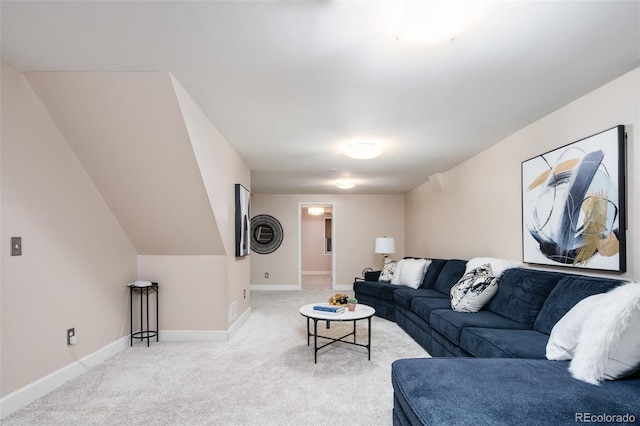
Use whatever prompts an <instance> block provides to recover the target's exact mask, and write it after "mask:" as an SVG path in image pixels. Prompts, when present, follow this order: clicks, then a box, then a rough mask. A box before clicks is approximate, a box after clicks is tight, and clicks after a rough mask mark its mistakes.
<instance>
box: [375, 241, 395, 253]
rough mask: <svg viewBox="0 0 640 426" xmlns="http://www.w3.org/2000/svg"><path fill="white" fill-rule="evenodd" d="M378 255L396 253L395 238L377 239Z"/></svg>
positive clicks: (376, 250)
mask: <svg viewBox="0 0 640 426" xmlns="http://www.w3.org/2000/svg"><path fill="white" fill-rule="evenodd" d="M375 252H376V253H382V254H390V253H395V252H396V242H395V240H394V239H393V238H390V237H383V238H376V249H375Z"/></svg>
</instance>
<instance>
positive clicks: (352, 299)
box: [347, 297, 358, 311]
mask: <svg viewBox="0 0 640 426" xmlns="http://www.w3.org/2000/svg"><path fill="white" fill-rule="evenodd" d="M357 303H358V299H356V298H355V297H350V298H348V299H347V309H349V310H350V311H355V310H356V304H357Z"/></svg>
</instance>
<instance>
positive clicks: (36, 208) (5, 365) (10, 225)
mask: <svg viewBox="0 0 640 426" xmlns="http://www.w3.org/2000/svg"><path fill="white" fill-rule="evenodd" d="M1 141H2V142H1V143H2V148H1V151H2V164H1V173H2V191H1V192H2V194H1V198H2V204H1V205H2V221H1V234H2V235H1V238H0V241H2V244H0V246H1V248H2V272H1V276H2V283H1V289H2V302H1V303H2V314H1V315H2V321H1V322H2V352H1V353H2V361H1V374H2V376H1V380H0V382H1V383H2V385H1V386H2V387H1V389H2V390H1V392H2V396H5V395H7V394H9V393H11V392H13V391H15V390H17V389H19V388H21V387H23V386H25V385H27V384H29V383H31V382H33V381H35V380H37V379H39V378H42V377H44V376H46V375H47V374H49V373H51V372H53V371H56V370H58V369H60V368H62V367H64V366H66V365H69V364H71V363H73V362H74V358H73V356H72V353H71V351H70V350H69V348H68V347H67V345H66V330H67V329H68V328H71V327H75V329H76V334H77V337H78V344H77V345H76V346H75V352H76V354H77V356H78V357H83V356H86V355H87V354H91V353H93V352H95V351H97V350H99V349H101V348H103V347H104V346H106V345H108V344H110V343H112V342H114V341H116V340H117V339H118V338H120V337H122V334H121V324H122V322H123V317H124V315H125V312H126V304H127V303H126V301H127V299H126V297H127V294H128V293H127V291H126V287H125V284H126V283H128V282H131V281H133V280H135V278H136V276H137V261H136V252H135V250H134V248H133V245H132V244H131V242H130V241H129V239H128V238H127V236H126V235H125V233H124V231H123V230H122V228H121V227H120V225H119V223H118V222H117V221H116V219H115V217H114V216H113V214H112V213H111V211H110V209H109V207H108V206H107V205H106V203H105V201H104V200H103V198H102V197H101V195H100V193H99V192H98V191H97V189H96V187H95V186H94V184H93V183H92V181H91V179H90V178H89V176H88V175H87V173H86V172H85V170H84V169H83V168H82V166H81V164H80V163H79V162H78V159H77V158H76V156H75V155H74V153H73V152H72V150H71V149H70V147H69V145H68V144H67V142H66V141H65V139H64V138H63V136H62V135H61V134H60V132H59V131H58V129H57V127H56V124H55V123H54V122H53V121H52V119H51V118H50V116H49V115H48V114H47V111H46V110H45V109H44V107H43V105H42V104H41V103H40V101H39V99H38V98H37V97H36V95H35V93H34V92H33V90H32V89H31V87H30V86H29V84H28V83H27V81H26V80H25V78H24V76H23V75H22V74H20V73H18V72H17V71H15V70H14V69H12V68H10V67H8V66H5V65H2V134H1ZM11 236H20V237H22V242H23V255H22V256H20V257H11V256H10V251H9V241H10V237H11ZM124 334H128V327H127V328H126V329H125V331H124Z"/></svg>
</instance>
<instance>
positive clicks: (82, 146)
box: [26, 72, 225, 255]
mask: <svg viewBox="0 0 640 426" xmlns="http://www.w3.org/2000/svg"><path fill="white" fill-rule="evenodd" d="M26 78H27V80H28V81H29V83H30V84H31V86H32V87H33V89H34V91H35V92H36V94H37V95H38V97H39V98H40V100H41V101H42V103H43V104H44V106H45V107H46V109H47V110H48V112H49V114H50V115H51V117H52V118H53V120H54V121H55V122H56V124H57V126H58V128H59V129H60V131H61V133H62V134H63V136H64V137H65V138H66V140H67V141H68V143H69V145H70V146H71V148H72V149H73V151H74V152H75V154H76V156H77V157H78V159H79V160H80V162H81V163H82V165H83V167H84V169H85V170H86V171H87V173H88V174H89V176H90V177H91V179H92V180H93V182H94V184H95V185H96V187H97V188H98V190H99V191H100V193H101V194H102V197H103V198H104V199H105V201H106V202H107V204H108V206H109V208H110V209H111V211H112V212H113V214H114V215H115V216H116V218H117V220H118V221H119V222H120V224H121V226H122V227H123V229H124V231H125V232H126V233H127V235H128V236H129V238H130V240H131V242H132V244H133V245H134V247H135V248H136V250H137V252H138V254H143V255H212V254H219V255H222V254H225V250H224V246H223V243H222V239H221V236H220V232H219V230H218V227H217V224H216V220H215V217H214V214H213V211H212V209H211V205H210V203H209V199H208V197H207V193H206V190H205V187H204V184H203V182H202V177H201V175H200V172H199V169H198V164H197V161H196V158H195V155H194V152H193V147H192V145H191V141H190V139H189V136H188V134H187V131H186V128H185V124H184V121H183V119H182V114H181V112H180V108H179V105H178V103H177V100H176V95H175V91H174V88H173V85H172V82H171V77H170V75H169V74H168V73H147V72H145V73H131V72H121V73H113V72H110V73H102V72H35V73H27V74H26ZM97 243H99V242H97Z"/></svg>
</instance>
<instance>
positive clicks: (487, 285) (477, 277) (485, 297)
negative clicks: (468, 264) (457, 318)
mask: <svg viewBox="0 0 640 426" xmlns="http://www.w3.org/2000/svg"><path fill="white" fill-rule="evenodd" d="M497 291H498V278H497V277H495V276H494V275H493V271H492V270H491V265H489V264H488V263H487V264H486V265H482V266H479V267H477V268H475V269H472V270H471V271H469V272H467V273H466V274H464V275H463V276H462V278H460V280H459V281H458V282H457V284H455V285H454V286H453V287H451V292H450V296H451V309H453V310H454V311H458V312H478V311H479V310H480V309H482V307H483V306H484V305H486V304H487V303H489V301H490V300H491V298H492V297H493V296H494V295H495V294H496V292H497Z"/></svg>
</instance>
